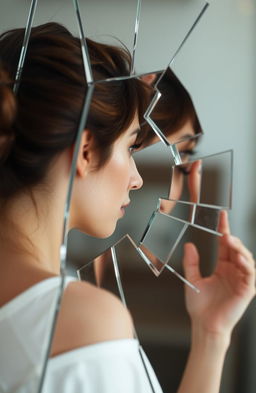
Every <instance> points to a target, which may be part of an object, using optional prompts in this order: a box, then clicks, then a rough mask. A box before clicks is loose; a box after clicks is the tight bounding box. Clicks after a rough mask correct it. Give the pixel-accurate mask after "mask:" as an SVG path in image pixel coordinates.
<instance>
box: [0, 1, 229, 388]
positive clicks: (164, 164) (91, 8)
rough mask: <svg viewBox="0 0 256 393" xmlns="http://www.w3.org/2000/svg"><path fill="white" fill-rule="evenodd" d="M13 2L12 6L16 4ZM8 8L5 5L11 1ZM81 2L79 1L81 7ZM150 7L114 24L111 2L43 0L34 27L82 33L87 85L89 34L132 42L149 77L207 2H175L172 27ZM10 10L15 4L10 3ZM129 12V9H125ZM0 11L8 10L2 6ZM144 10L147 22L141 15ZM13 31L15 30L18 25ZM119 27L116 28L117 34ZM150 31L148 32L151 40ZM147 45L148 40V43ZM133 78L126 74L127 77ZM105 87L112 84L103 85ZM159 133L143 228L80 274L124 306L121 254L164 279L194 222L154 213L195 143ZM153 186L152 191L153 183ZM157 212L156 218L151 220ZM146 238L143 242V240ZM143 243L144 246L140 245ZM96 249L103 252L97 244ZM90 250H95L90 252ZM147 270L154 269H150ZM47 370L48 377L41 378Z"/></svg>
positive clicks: (47, 341) (136, 68) (121, 13)
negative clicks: (53, 25) (61, 26)
mask: <svg viewBox="0 0 256 393" xmlns="http://www.w3.org/2000/svg"><path fill="white" fill-rule="evenodd" d="M12 3H13V4H14V2H12ZM22 3H24V6H25V5H26V6H27V2H26V1H23V2H22V1H20V2H19V5H20V4H22ZM1 4H2V3H1ZM4 4H5V6H6V2H5V3H4ZM32 4H33V2H32ZM78 4H80V6H79V7H78ZM144 4H145V5H144V9H143V8H142V9H141V3H140V1H139V2H137V1H135V0H134V2H133V6H132V7H131V2H129V7H128V2H126V1H122V2H119V3H118V5H117V6H116V16H117V17H116V19H115V20H116V24H113V23H112V18H110V19H109V20H108V18H107V17H106V16H107V15H108V2H106V1H103V0H101V1H99V2H91V3H89V4H87V3H85V2H82V1H81V2H80V3H78V2H76V1H74V2H71V1H69V0H58V1H57V0H56V1H55V2H49V1H44V2H39V5H38V8H37V10H36V13H35V19H34V23H33V25H38V24H41V23H46V22H50V21H57V22H60V23H63V21H65V25H66V26H67V28H68V29H70V30H71V31H72V32H73V33H74V34H75V35H80V38H81V43H82V53H83V61H84V70H85V76H86V80H87V82H88V83H91V82H93V80H92V75H91V70H90V63H89V61H88V59H87V51H86V45H85V42H84V35H85V36H89V37H91V38H92V39H96V40H99V41H105V42H106V43H112V44H116V43H117V42H118V40H119V39H121V41H123V42H124V44H125V45H127V47H128V48H129V49H130V50H131V51H132V53H133V63H132V69H131V70H130V71H131V73H138V72H139V73H148V72H149V71H150V72H151V71H152V69H153V70H156V69H157V70H158V69H163V68H165V66H166V64H169V62H170V61H172V59H173V57H174V56H175V55H176V54H177V53H178V51H179V49H180V48H181V45H182V44H183V40H184V39H186V38H187V37H188V36H189V34H190V29H191V27H193V26H194V24H195V21H197V18H198V15H199V14H200V12H201V10H202V7H203V5H204V4H205V3H204V2H202V1H198V0H195V1H194V2H193V4H192V3H191V4H186V6H185V5H181V4H180V2H177V1H170V2H169V4H168V6H167V7H169V6H170V8H168V10H169V12H168V13H166V15H167V14H168V22H167V23H166V22H165V21H163V20H161V21H157V15H156V14H154V12H152V4H149V3H148V4H147V3H146V2H145V3H144ZM8 6H10V2H8ZM74 6H75V7H74ZM147 7H148V8H147ZM128 9H129V11H127V10H128ZM1 10H3V8H1ZM149 10H150V13H151V15H153V14H154V20H153V23H152V21H151V20H150V19H147V17H146V12H147V11H149ZM75 11H76V12H75ZM140 12H141V18H139V15H140ZM26 13H27V11H26V12H25V14H26ZM143 13H144V14H143ZM26 15H27V14H26ZM101 18H102V20H104V23H101V21H100V20H101ZM95 20H97V24H95V23H94V21H95ZM130 21H131V22H130ZM12 22H13V23H14V19H13V20H12ZM14 24H15V27H16V26H18V25H19V26H20V25H21V26H24V24H23V23H21V24H20V21H18V22H17V23H16V22H15V23H14ZM31 24H32V21H31ZM162 26H165V27H171V28H172V29H174V30H176V32H177V35H176V36H175V34H174V33H173V31H174V30H173V31H172V33H171V34H169V33H168V31H167V30H166V31H165V32H164V33H163V31H161V28H162ZM2 27H3V30H5V29H6V28H8V27H9V26H4V25H2ZM10 27H13V25H12V26H10ZM116 27H118V28H117V29H116ZM177 27H178V29H177ZM126 28H128V29H129V32H128V34H127V32H125V29H126ZM134 29H135V30H134ZM178 30H179V31H178ZM149 31H150V32H153V35H154V39H155V41H153V40H152V38H151V36H150V34H149ZM145 32H147V33H146V35H145ZM123 33H124V34H125V37H127V36H128V37H129V38H128V39H127V40H126V42H125V39H124V40H123V39H122V34H123ZM113 36H116V37H118V39H116V38H113ZM170 36H171V37H172V43H170V39H169V37H170ZM163 37H166V45H165V46H166V48H167V49H166V52H165V53H164V57H162V58H161V57H160V56H158V54H157V49H158V44H157V40H160V41H161V42H162V41H163ZM160 41H159V42H160ZM148 43H150V45H149V44H148ZM140 47H141V49H140ZM147 48H149V49H150V59H153V60H157V62H158V61H159V63H156V64H153V63H154V62H153V63H152V62H148V61H147V55H146V53H145V50H146V49H147ZM152 48H153V51H152ZM142 49H143V65H145V68H144V67H143V66H141V64H142V61H141V58H140V56H141V53H142ZM152 52H153V53H154V56H152ZM148 64H150V69H148ZM152 64H153V65H152ZM128 75H129V74H128ZM128 75H120V76H121V77H126V76H128ZM164 76H165V75H163V80H164ZM103 83H106V82H104V81H103ZM107 83H109V82H107ZM154 83H157V85H159V86H160V83H159V84H158V82H156V80H155V81H154ZM92 94H93V89H89V94H88V95H87V96H86V97H85V102H84V107H83V110H82V114H81V117H80V118H79V119H78V137H77V140H76V145H75V153H74V159H73V163H72V168H71V176H70V183H69V188H68V192H67V200H66V206H65V213H64V229H63V241H62V247H61V249H60V261H61V277H60V283H59V287H58V290H57V291H56V297H55V298H54V303H53V304H51V307H49V309H48V310H47V312H48V313H49V315H48V314H47V313H46V314H45V315H46V317H47V320H46V322H47V326H45V327H44V333H43V334H42V335H41V336H40V337H38V338H39V341H38V342H39V343H40V344H42V343H43V344H42V346H41V347H40V350H39V352H38V353H36V354H35V355H36V359H37V361H38V359H39V360H40V365H39V367H38V370H39V374H38V376H39V380H38V383H39V385H40V386H39V388H38V390H39V391H41V388H42V381H43V377H44V372H45V369H46V365H47V359H48V356H49V354H50V350H51V340H52V337H53V333H54V328H55V323H56V318H57V314H58V310H59V307H60V300H61V297H62V294H63V290H64V288H65V285H64V283H65V275H66V273H67V269H66V268H67V266H66V259H67V255H66V252H67V249H66V246H67V223H68V218H69V207H70V199H71V192H72V184H73V180H74V176H75V171H76V157H77V156H76V154H77V151H78V150H77V149H78V146H79V141H80V137H81V133H82V131H83V129H84V127H85V124H86V119H87V115H88V110H89V107H90V101H91V97H92ZM158 97H159V98H160V95H159V96H157V98H158ZM157 101H158V100H155V102H157ZM152 109H153V106H152ZM153 116H154V113H153V112H152V119H153ZM160 131H161V133H160V135H163V136H164V137H163V138H162V139H161V138H160V139H161V140H163V141H167V144H166V146H165V145H164V144H161V147H160V150H161V155H162V157H161V165H160V167H161V171H160V172H159V171H156V173H155V174H154V175H153V174H152V173H150V176H152V175H153V177H154V176H156V177H157V182H158V183H159V184H160V186H159V187H158V188H155V189H154V191H153V194H150V195H149V198H148V199H149V200H150V203H149V204H147V207H146V209H144V211H143V219H142V220H138V221H139V224H138V222H136V223H134V222H133V224H132V226H131V228H130V229H127V228H128V227H127V226H126V225H125V220H124V224H123V229H122V230H121V231H119V232H118V231H117V232H116V233H115V235H114V237H111V238H110V239H108V240H107V241H108V244H110V245H111V248H110V249H109V248H108V249H107V251H106V252H105V253H104V254H103V255H99V256H98V257H95V258H94V260H93V262H90V263H88V264H86V266H83V267H82V268H80V269H79V275H80V278H81V279H82V278H83V277H86V278H85V279H86V280H88V281H90V282H92V283H93V284H94V285H97V286H99V287H104V288H106V289H109V290H112V291H113V292H114V293H116V294H117V295H119V296H120V298H121V299H122V301H123V302H124V303H126V300H125V291H124V290H123V276H122V270H121V269H120V260H121V259H120V253H122V254H127V249H129V248H130V249H132V253H135V254H136V257H135V260H138V261H140V262H139V263H140V264H141V265H142V266H143V268H144V267H147V269H148V267H150V269H151V270H152V271H153V272H154V273H155V275H159V274H160V272H161V271H163V269H164V266H165V264H166V263H168V261H169V260H170V258H171V256H172V254H173V253H174V252H175V250H176V247H177V245H178V244H179V242H180V240H181V238H182V237H183V235H184V233H185V232H186V230H187V228H188V225H187V224H186V223H184V222H181V221H179V220H178V219H177V218H174V217H168V216H167V215H166V214H161V212H156V211H155V209H156V208H157V200H158V198H159V197H162V198H167V197H168V196H169V195H168V194H169V188H170V180H171V176H172V173H171V168H172V167H174V164H175V163H176V164H177V163H182V164H183V165H184V163H187V157H185V155H182V154H181V149H182V147H181V144H182V143H186V142H188V141H189V142H190V141H191V137H188V138H185V139H183V140H182V141H177V140H175V139H174V140H172V141H169V140H168V137H167V136H166V134H165V131H166V130H164V129H162V127H161V128H160ZM149 144H151V143H149ZM154 149H159V145H158V146H157V145H154V146H150V147H148V148H147V149H145V150H142V151H141V152H139V153H138V162H140V160H141V162H143V164H144V165H145V162H146V161H145V156H146V155H148V157H150V159H149V161H148V162H149V163H150V165H151V168H152V163H153V160H154V159H153V157H154V156H155V152H154ZM163 157H164V159H163ZM150 165H149V167H150ZM208 165H209V166H210V165H211V163H210V162H208ZM223 165H225V160H224V161H223ZM174 168H175V167H174ZM147 169H148V168H147ZM142 170H143V169H142ZM202 173H203V174H202V181H201V184H202V186H201V191H200V199H199V201H200V202H201V203H207V202H204V200H206V199H207V197H206V196H205V191H204V190H205V189H206V188H207V184H206V180H205V178H204V177H205V174H204V172H202ZM150 187H151V188H152V183H151V186H150ZM144 190H145V189H144ZM198 195H199V191H198ZM196 199H197V198H196ZM145 206H146V203H145V202H143V203H140V204H139V210H142V207H143V208H144V207H145ZM197 208H198V210H196V211H195V214H194V216H193V220H194V221H193V223H194V224H195V225H200V223H201V222H203V223H204V225H205V226H206V225H209V226H210V227H213V226H214V225H216V222H217V221H216V220H217V218H216V216H214V215H212V216H211V217H208V216H207V214H208V215H209V212H207V211H206V210H205V207H202V206H200V209H199V206H197ZM153 211H154V213H153V216H151V214H152V212H153ZM127 213H128V212H127ZM127 216H128V214H127ZM150 216H151V218H150ZM130 217H131V218H132V221H134V217H136V210H135V211H133V213H132V214H131V215H130ZM121 228H122V226H121ZM145 228H146V230H145ZM122 231H123V233H127V232H128V233H129V234H131V236H132V239H131V238H129V237H128V236H126V237H120V236H121V235H122ZM143 232H144V234H143ZM120 233H121V235H120ZM142 234H143V236H142ZM115 236H116V238H117V239H118V241H117V242H114V241H113V239H114V238H115ZM140 239H141V241H140V242H139V240H140ZM102 244H105V243H102ZM113 244H114V246H113ZM138 244H139V248H138V247H137V245H138ZM101 247H102V246H101ZM97 250H98V251H99V248H98V245H97ZM79 252H80V255H81V256H82V257H83V255H82V253H81V250H80V251H79ZM90 252H92V251H91V249H90ZM85 253H87V250H86V251H85ZM94 255H95V254H94ZM87 257H88V254H87ZM147 265H148V266H147ZM73 268H74V265H72V266H71V270H72V269H73ZM148 271H149V272H150V270H149V269H148ZM171 271H172V272H173V273H174V274H176V275H178V276H179V273H176V272H175V271H174V270H173V269H171ZM111 288H112V289H111ZM42 370H43V371H42ZM41 372H42V376H41V381H40V373H41Z"/></svg>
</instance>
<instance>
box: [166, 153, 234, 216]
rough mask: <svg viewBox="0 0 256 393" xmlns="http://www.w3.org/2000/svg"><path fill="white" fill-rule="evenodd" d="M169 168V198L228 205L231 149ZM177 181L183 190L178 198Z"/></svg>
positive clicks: (221, 206) (225, 207)
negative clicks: (170, 180)
mask: <svg viewBox="0 0 256 393" xmlns="http://www.w3.org/2000/svg"><path fill="white" fill-rule="evenodd" d="M172 171H173V175H172V183H171V188H170V194H169V198H168V199H172V200H173V199H176V200H177V199H179V200H180V201H186V202H196V203H199V204H201V205H209V206H215V207H219V208H222V209H230V208H231V199H232V179H233V151H232V150H227V151H224V152H220V153H216V154H212V155H209V156H206V157H201V158H200V159H197V160H191V161H189V162H188V163H187V164H181V165H176V166H173V168H172ZM184 174H185V175H187V176H184ZM177 182H180V183H182V193H181V195H180V197H179V198H177Z"/></svg>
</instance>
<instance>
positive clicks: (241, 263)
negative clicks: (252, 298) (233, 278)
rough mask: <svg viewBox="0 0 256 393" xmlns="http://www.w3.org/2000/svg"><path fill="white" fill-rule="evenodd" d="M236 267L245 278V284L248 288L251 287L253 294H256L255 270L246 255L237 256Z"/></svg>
mask: <svg viewBox="0 0 256 393" xmlns="http://www.w3.org/2000/svg"><path fill="white" fill-rule="evenodd" d="M236 266H237V268H238V269H239V271H240V273H241V274H242V277H243V282H244V284H245V285H247V286H251V288H252V291H253V294H255V268H254V264H252V263H250V261H248V259H246V258H245V256H244V255H242V254H239V253H237V254H236Z"/></svg>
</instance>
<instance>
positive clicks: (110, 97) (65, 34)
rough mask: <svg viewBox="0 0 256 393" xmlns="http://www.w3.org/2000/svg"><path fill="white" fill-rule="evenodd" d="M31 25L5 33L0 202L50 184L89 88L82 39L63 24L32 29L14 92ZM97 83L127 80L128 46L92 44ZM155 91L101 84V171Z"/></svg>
mask: <svg viewBox="0 0 256 393" xmlns="http://www.w3.org/2000/svg"><path fill="white" fill-rule="evenodd" d="M24 31H25V30H24V28H20V29H14V30H9V31H7V32H5V33H3V34H1V35H0V70H1V71H0V100H1V101H0V179H1V182H0V198H1V199H3V198H4V199H8V198H11V197H13V196H15V195H17V193H19V192H21V191H26V190H30V189H31V188H32V187H34V186H36V185H38V184H40V183H42V182H43V181H44V179H45V176H46V174H47V171H48V169H49V166H50V165H51V163H52V160H53V159H54V158H55V157H56V156H57V155H58V154H60V153H61V152H63V151H64V150H65V149H67V148H69V147H71V146H72V145H73V144H74V142H75V140H76V135H77V129H78V124H79V121H80V115H81V112H82V108H83V103H84V99H85V95H86V92H87V83H86V79H85V74H84V66H83V60H82V55H81V45H80V40H79V39H78V38H76V37H74V36H73V35H72V34H71V33H70V32H69V31H68V30H67V29H66V28H65V27H64V26H62V25H60V24H58V23H47V24H44V25H40V26H37V27H34V28H32V31H31V36H30V41H29V45H28V50H27V55H26V59H25V64H24V68H23V72H22V77H21V81H20V85H19V89H18V93H17V96H16V97H15V96H14V94H13V93H12V88H13V83H14V78H15V74H16V70H17V65H18V61H19V56H20V51H21V46H22V41H23V37H24ZM87 46H88V51H89V57H90V60H91V66H92V72H93V77H94V80H95V81H97V80H104V79H106V78H115V77H119V76H126V75H129V73H130V66H131V56H130V54H129V52H128V51H127V50H126V49H125V48H117V47H114V46H110V45H106V44H101V43H97V42H94V41H92V40H90V39H87ZM147 91H148V88H147V86H146V84H144V83H143V82H142V81H141V80H139V79H136V78H135V79H127V80H122V81H113V82H108V83H106V82H103V83H96V84H95V89H94V94H93V97H92V102H91V105H90V110H89V114H88V119H87V124H86V125H85V128H88V129H90V130H91V131H92V133H93V136H94V145H95V149H96V151H97V154H98V158H99V159H98V166H97V169H98V168H100V167H102V166H103V165H104V164H105V163H106V162H107V161H108V159H109V157H110V155H111V150H112V146H113V143H114V142H115V140H116V139H117V138H118V137H119V136H120V135H121V134H122V133H123V132H124V131H125V130H126V129H127V128H128V127H129V125H130V124H131V122H132V120H133V119H134V116H135V115H136V114H138V116H139V121H141V120H142V119H143V114H144V111H145V109H146V105H147V96H148V94H147Z"/></svg>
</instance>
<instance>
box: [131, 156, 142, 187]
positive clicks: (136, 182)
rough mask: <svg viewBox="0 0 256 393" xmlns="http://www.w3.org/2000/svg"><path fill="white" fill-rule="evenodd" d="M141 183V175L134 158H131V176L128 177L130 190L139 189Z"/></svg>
mask: <svg viewBox="0 0 256 393" xmlns="http://www.w3.org/2000/svg"><path fill="white" fill-rule="evenodd" d="M142 185H143V180H142V177H141V176H140V174H139V172H138V169H137V167H136V164H135V162H134V159H133V158H132V160H131V177H130V187H129V188H130V190H139V189H140V188H141V187H142Z"/></svg>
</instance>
